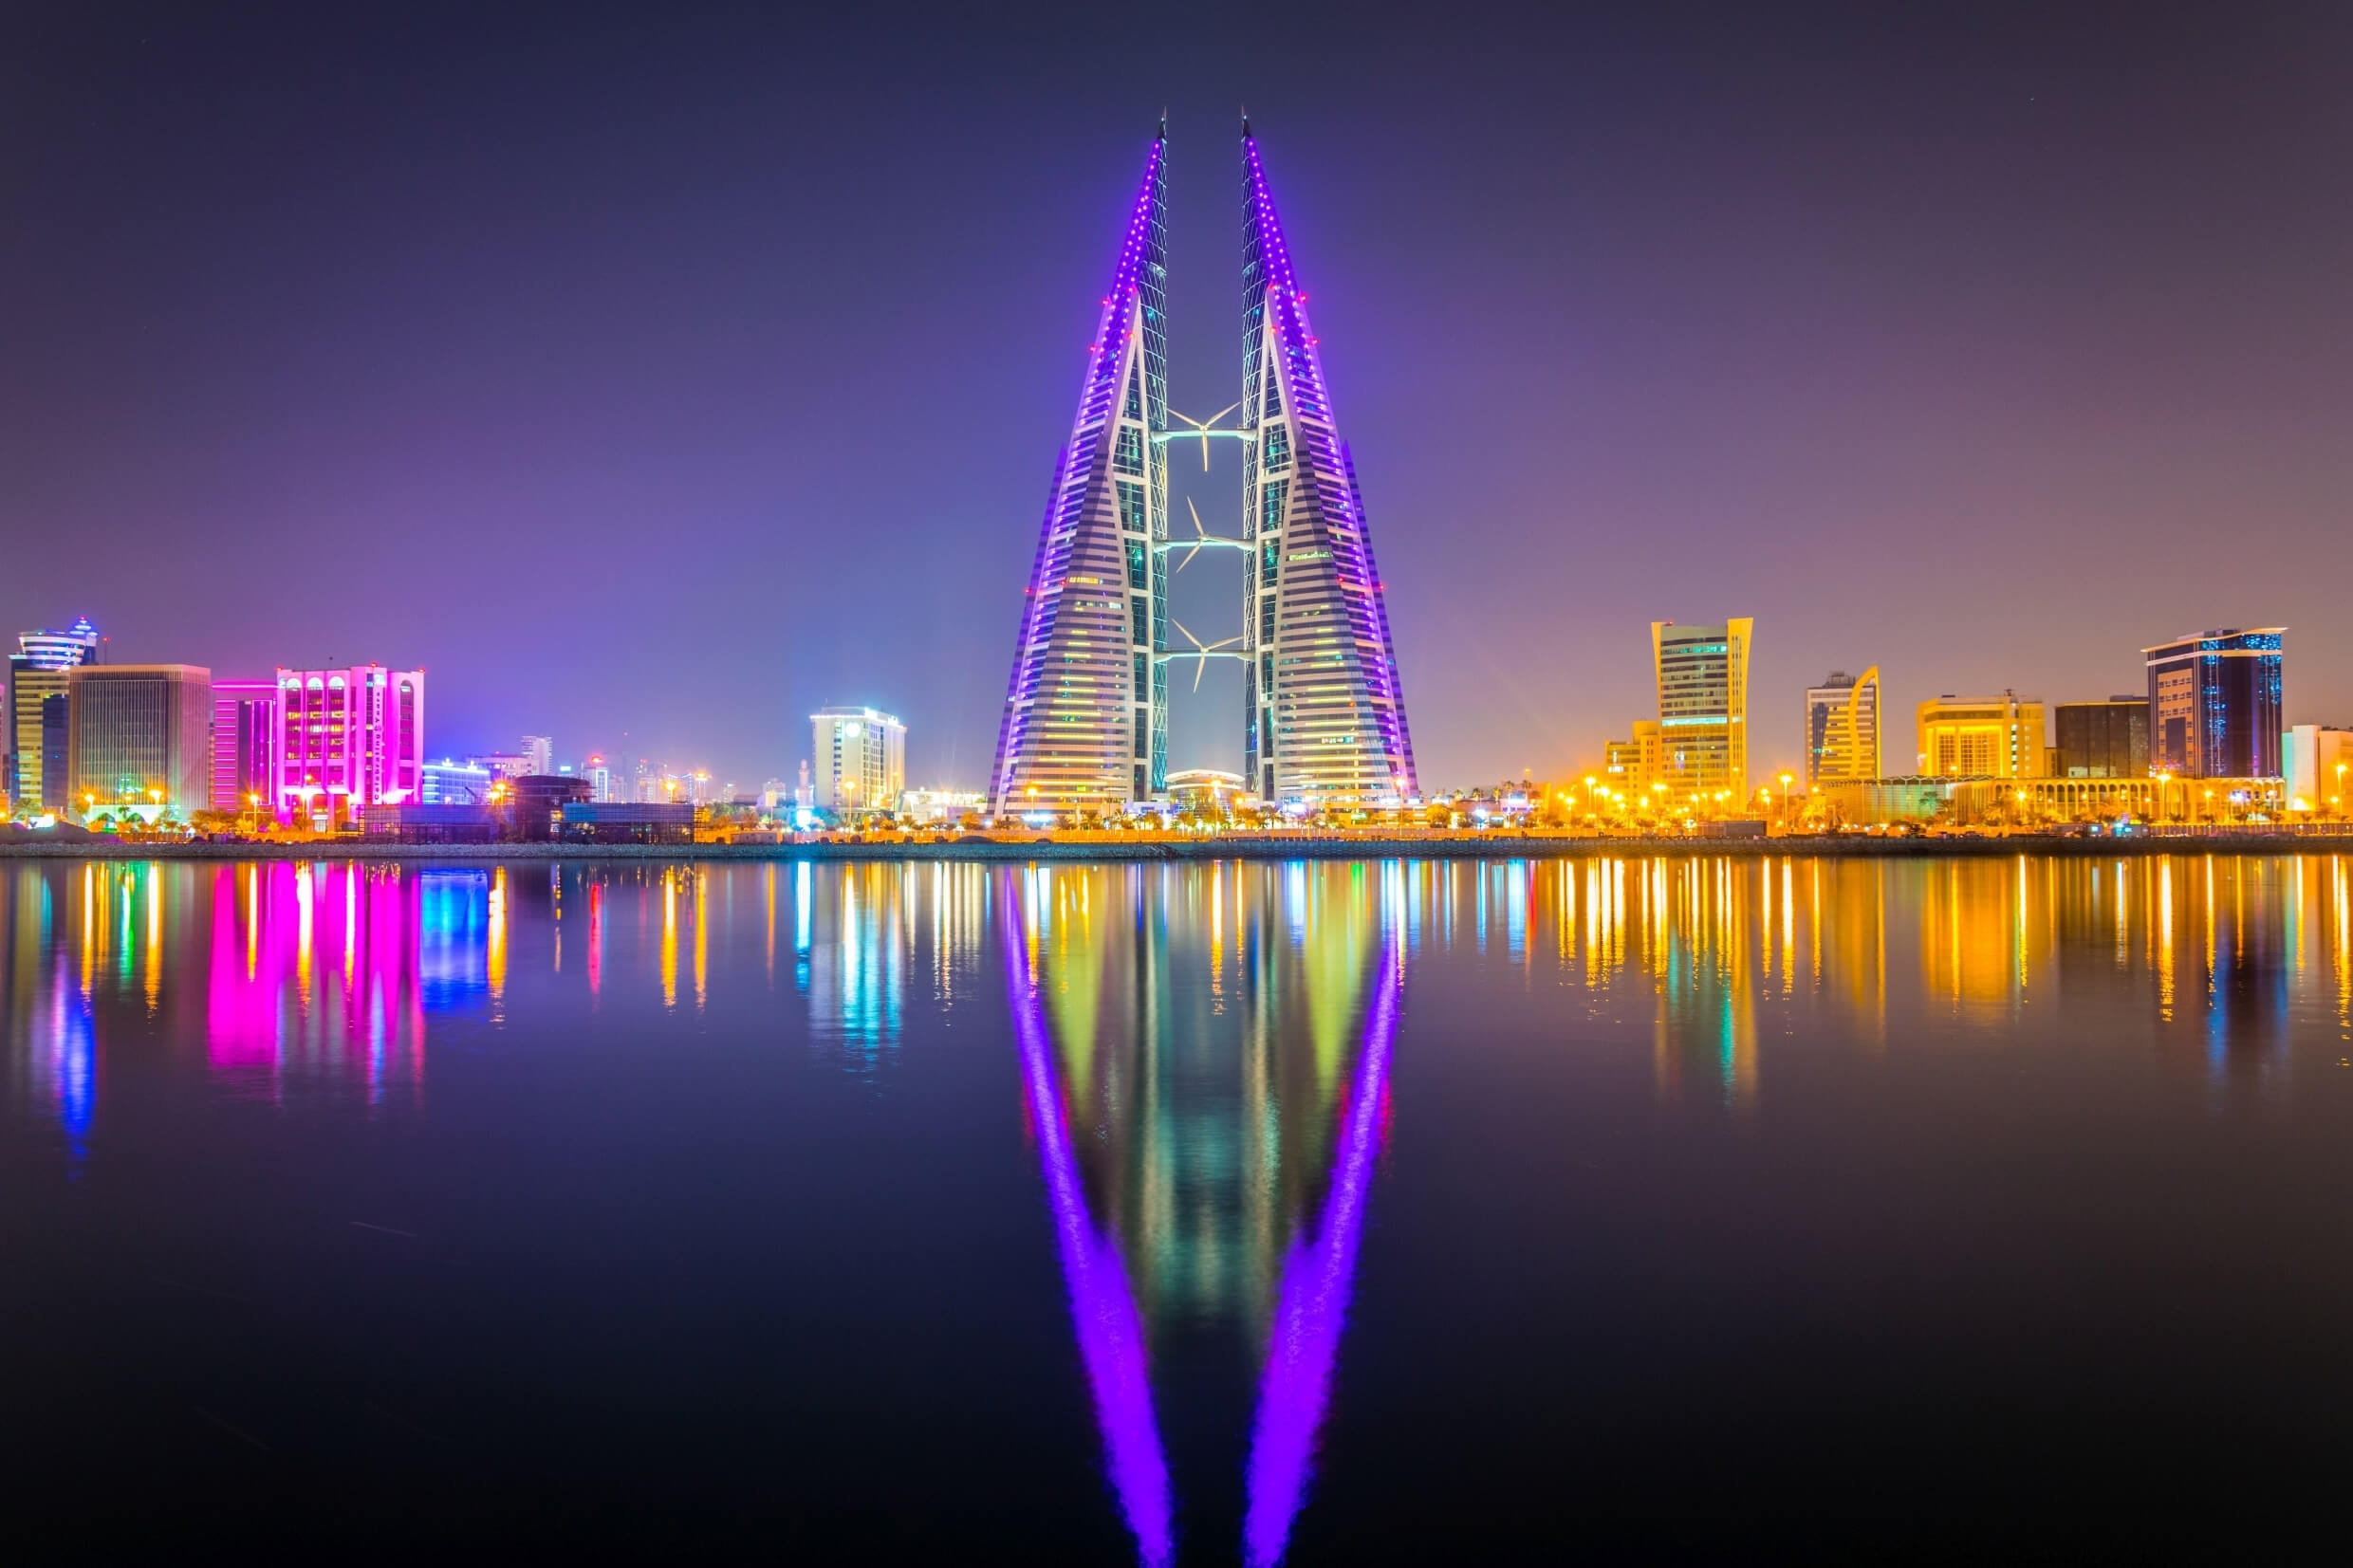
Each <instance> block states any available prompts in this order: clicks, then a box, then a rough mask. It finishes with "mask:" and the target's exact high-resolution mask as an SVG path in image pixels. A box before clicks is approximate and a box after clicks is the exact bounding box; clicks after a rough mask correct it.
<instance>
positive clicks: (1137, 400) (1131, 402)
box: [1124, 365, 1144, 419]
mask: <svg viewBox="0 0 2353 1568" xmlns="http://www.w3.org/2000/svg"><path fill="white" fill-rule="evenodd" d="M1124 412H1125V414H1126V415H1127V416H1128V417H1129V418H1130V419H1140V418H1142V417H1143V416H1144V389H1143V382H1142V381H1141V380H1140V379H1139V377H1138V375H1137V372H1136V368H1135V367H1134V366H1132V365H1131V366H1130V367H1128V372H1127V407H1126V409H1125V410H1124Z"/></svg>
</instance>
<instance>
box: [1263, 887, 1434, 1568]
mask: <svg viewBox="0 0 2353 1568" xmlns="http://www.w3.org/2000/svg"><path fill="white" fill-rule="evenodd" d="M1388 925H1389V932H1388V938H1387V940H1386V942H1385V943H1384V944H1383V946H1382V950H1381V955H1380V980H1379V981H1378V983H1377V986H1378V988H1377V989H1376V990H1375V991H1374V993H1373V1001H1372V1006H1371V1008H1370V1009H1369V1011H1368V1012H1367V1014H1366V1018H1365V1024H1364V1051H1363V1054H1362V1057H1361V1058H1359V1060H1358V1061H1357V1073H1356V1081H1355V1082H1354V1083H1353V1084H1352V1085H1350V1089H1351V1093H1350V1095H1349V1098H1348V1104H1347V1111H1346V1122H1345V1125H1344V1127H1343V1131H1342V1134H1341V1140H1340V1149H1339V1153H1338V1154H1337V1156H1336V1164H1335V1166H1334V1170H1333V1175H1332V1185H1331V1192H1330V1195H1329V1196H1328V1197H1326V1198H1325V1203H1324V1212H1323V1214H1322V1215H1321V1216H1320V1217H1319V1219H1318V1222H1317V1225H1316V1227H1315V1230H1314V1237H1315V1239H1314V1241H1313V1242H1311V1243H1309V1244H1306V1245H1301V1244H1300V1243H1298V1242H1293V1243H1292V1244H1291V1249H1290V1253H1289V1255H1288V1257H1286V1258H1285V1259H1284V1262H1283V1284H1282V1290H1281V1293H1280V1294H1279V1295H1278V1296H1277V1298H1276V1300H1275V1309H1274V1327H1273V1330H1272V1332H1271V1333H1270V1334H1269V1338H1268V1344H1267V1364H1266V1368H1265V1370H1264V1371H1263V1372H1262V1373H1260V1374H1259V1379H1258V1417H1257V1422H1256V1425H1255V1427H1254V1428H1253V1430H1251V1456H1250V1512H1249V1513H1248V1515H1247V1516H1246V1517H1245V1518H1244V1520H1243V1522H1242V1545H1243V1554H1244V1560H1246V1561H1248V1562H1249V1563H1251V1568H1270V1565H1271V1564H1273V1563H1275V1562H1278V1561H1280V1560H1281V1559H1282V1557H1283V1551H1284V1548H1285V1547H1286V1546H1288V1545H1289V1543H1290V1535H1291V1522H1292V1521H1293V1520H1295V1519H1297V1518H1298V1516H1299V1506H1300V1503H1301V1502H1302V1501H1303V1500H1304V1498H1305V1494H1306V1485H1307V1473H1308V1465H1309V1461H1310V1460H1311V1459H1312V1457H1313V1455H1314V1452H1315V1435H1316V1431H1317V1429H1319V1428H1320V1427H1322V1425H1323V1424H1324V1407H1325V1402H1326V1400H1327V1399H1328V1398H1329V1397H1330V1394H1331V1380H1332V1363H1333V1362H1334V1361H1335V1360H1336V1359H1338V1357H1339V1354H1340V1332H1341V1330H1342V1328H1343V1327H1344V1326H1345V1324H1346V1321H1347V1317H1348V1296H1349V1291H1350V1289H1351V1287H1352V1286H1353V1284H1354V1283H1355V1280H1356V1248H1357V1240H1358V1238H1359V1237H1360V1236H1361V1235H1362V1233H1363V1228H1364V1198H1365V1191H1366V1189H1367V1188H1369V1187H1370V1186H1371V1183H1372V1179H1373V1168H1374V1166H1375V1164H1376V1163H1377V1162H1378V1160H1379V1157H1380V1123H1381V1107H1382V1105H1383V1103H1384V1102H1385V1100H1386V1098H1387V1094H1386V1091H1387V1088H1388V1081H1389V1047H1390V1044H1391V1042H1393V1041H1394V1040H1395V1039H1396V1038H1397V1020H1398V995H1399V989H1400V987H1401V984H1402V977H1401V973H1400V970H1399V950H1398V945H1397V944H1398V927H1397V922H1396V921H1394V920H1392V921H1390V922H1389V923H1388Z"/></svg>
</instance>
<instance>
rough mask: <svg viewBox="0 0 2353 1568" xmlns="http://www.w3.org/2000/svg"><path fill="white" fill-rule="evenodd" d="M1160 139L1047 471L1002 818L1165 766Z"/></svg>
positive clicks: (1014, 692) (1162, 772)
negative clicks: (1071, 413)
mask: <svg viewBox="0 0 2353 1568" xmlns="http://www.w3.org/2000/svg"><path fill="white" fill-rule="evenodd" d="M1167 146H1168V138H1167V133H1166V130H1165V128H1163V130H1162V133H1161V135H1159V136H1158V137H1157V138H1154V140H1153V143H1152V152H1151V156H1150V157H1149V158H1148V159H1147V160H1146V162H1145V165H1144V177H1143V186H1142V189H1141V190H1140V191H1139V192H1138V194H1137V197H1136V203H1135V206H1134V208H1133V210H1132V211H1131V212H1130V213H1129V217H1128V225H1127V231H1126V232H1125V233H1124V234H1122V235H1121V242H1120V257H1119V264H1118V266H1117V267H1115V268H1114V270H1113V273H1112V278H1111V287H1110V289H1109V291H1108V292H1107V293H1105V294H1104V296H1103V302H1102V315H1101V316H1100V317H1099V318H1098V319H1097V322H1096V326H1095V338H1094V341H1093V342H1092V343H1090V344H1089V345H1088V348H1087V364H1086V374H1085V378H1084V381H1083V382H1082V383H1081V386H1080V390H1079V412H1078V416H1077V418H1076V419H1075V420H1073V421H1072V424H1071V430H1070V439H1069V441H1068V442H1067V443H1066V444H1065V446H1064V447H1063V450H1062V454H1061V456H1060V458H1059V459H1058V460H1057V461H1056V463H1055V466H1054V482H1053V488H1052V489H1051V491H1050V492H1049V496H1048V499H1047V507H1046V520H1045V523H1044V525H1043V526H1041V528H1040V530H1039V536H1038V553H1037V560H1036V563H1035V564H1034V565H1033V566H1032V567H1031V568H1030V572H1029V586H1028V589H1027V590H1025V592H1026V593H1027V595H1028V600H1027V602H1026V603H1025V604H1024V605H1023V607H1022V620H1021V636H1020V640H1019V641H1018V642H1017V643H1016V644H1015V646H1014V649H1013V673H1012V679H1011V681H1010V686H1009V690H1008V691H1007V693H1006V698H1005V712H1004V715H1003V717H1002V719H1001V721H1000V723H999V727H998V730H997V752H996V764H995V767H994V769H993V771H992V772H991V775H990V780H989V801H990V809H991V811H992V812H995V813H997V814H1000V815H1002V814H1005V813H1008V812H1021V811H1028V810H1044V811H1052V812H1055V813H1057V814H1060V813H1066V812H1071V811H1079V810H1105V809H1109V810H1117V809H1119V808H1120V807H1121V805H1123V804H1124V803H1125V802H1129V801H1135V800H1146V799H1149V798H1150V797H1151V796H1152V795H1153V794H1155V793H1156V792H1158V789H1159V788H1160V787H1161V783H1162V781H1163V780H1164V779H1165V778H1166V777H1167V774H1168V675H1167V670H1166V667H1165V665H1164V664H1163V663H1162V662H1161V661H1160V660H1159V659H1158V658H1157V657H1156V656H1155V655H1157V654H1158V652H1159V651H1160V650H1161V649H1162V648H1164V647H1165V646H1166V645H1167V610H1166V607H1165V603H1164V593H1165V590H1166V587H1167V557H1166V554H1165V552H1164V551H1163V550H1162V549H1159V548H1156V547H1155V546H1156V545H1158V544H1161V543H1162V542H1164V541H1165V540H1166V539H1167V537H1168V523H1167V495H1168V485H1167V451H1166V448H1165V447H1164V446H1163V445H1162V443H1161V442H1160V441H1158V440H1155V439H1154V437H1155V436H1156V435H1159V434H1162V433H1164V432H1165V431H1166V430H1167V429H1168V334H1167V320H1166V309H1167V284H1168V249H1167V223H1166V206H1165V191H1166V175H1165V163H1164V160H1165V156H1166V152H1167Z"/></svg>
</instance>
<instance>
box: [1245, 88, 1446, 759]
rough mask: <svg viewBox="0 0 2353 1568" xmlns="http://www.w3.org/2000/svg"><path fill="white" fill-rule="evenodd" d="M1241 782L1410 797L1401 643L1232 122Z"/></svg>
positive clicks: (1260, 195)
mask: <svg viewBox="0 0 2353 1568" xmlns="http://www.w3.org/2000/svg"><path fill="white" fill-rule="evenodd" d="M1242 421H1243V428H1244V429H1245V430H1250V431H1254V432H1255V433H1256V434H1257V439H1256V440H1254V441H1250V442H1246V443H1245V444H1244V449H1243V450H1244V451H1245V452H1246V453H1247V454H1248V455H1247V456H1246V457H1245V458H1244V462H1243V470H1242V471H1243V484H1244V489H1243V495H1244V498H1245V500H1244V515H1243V535H1244V538H1245V540H1247V541H1248V542H1250V544H1251V546H1252V547H1251V558H1252V559H1251V570H1250V571H1249V572H1248V573H1247V574H1246V577H1245V581H1244V587H1243V590H1242V593H1243V606H1244V610H1243V614H1244V620H1243V636H1244V638H1245V641H1244V644H1243V646H1244V648H1245V649H1246V650H1248V652H1249V655H1250V663H1249V665H1248V669H1249V671H1250V675H1249V685H1248V688H1247V689H1246V692H1245V695H1244V698H1243V767H1244V773H1245V776H1246V777H1247V778H1248V779H1249V780H1250V782H1251V784H1252V785H1254V786H1255V787H1256V788H1257V789H1258V790H1259V792H1260V793H1261V794H1263V795H1264V796H1265V798H1266V799H1268V800H1269V801H1277V800H1281V801H1294V800H1297V801H1317V802H1329V801H1362V802H1377V801H1381V800H1384V799H1386V800H1391V801H1395V800H1399V799H1402V798H1403V797H1406V796H1410V795H1413V794H1416V793H1417V791H1418V784H1417V781H1416V779H1415V775H1414V743H1413V739H1412V737H1411V736H1410V735H1409V734H1408V733H1407V731H1406V728H1405V697H1404V694H1403V692H1401V691H1400V690H1399V686H1398V668H1397V654H1396V650H1395V649H1394V648H1393V647H1392V646H1391V643H1390V640H1389V610H1388V605H1387V603H1386V601H1385V600H1384V598H1383V596H1382V587H1381V581H1380V569H1379V568H1378V567H1376V566H1375V565H1374V564H1373V538H1372V534H1371V532H1370V530H1369V529H1368V527H1367V526H1366V524H1365V521H1364V499H1363V497H1362V495H1361V494H1360V493H1359V492H1358V489H1357V482H1356V465H1355V463H1354V461H1353V460H1352V459H1351V458H1350V457H1349V454H1348V445H1347V443H1346V442H1345V441H1343V440H1342V439H1341V438H1340V430H1339V426H1338V423H1337V422H1336V420H1335V418H1334V416H1333V414H1332V404H1331V397H1330V394H1329V392H1328V391H1327V390H1326V389H1325V382H1324V366H1323V363H1322V360H1321V358H1320V357H1319V356H1318V355H1317V353H1316V339H1315V333H1314V329H1313V328H1311V327H1310V326H1309V325H1308V324H1307V296H1306V292H1305V291H1304V290H1303V288H1302V286H1301V285H1300V281H1299V277H1298V274H1297V273H1296V272H1295V271H1294V270H1293V269H1292V267H1291V253H1290V247H1289V246H1288V244H1287V243H1285V241H1284V238H1283V225H1282V221H1281V220H1280V219H1279V218H1277V217H1276V216H1275V211H1274V198H1273V196H1272V195H1270V194H1268V191H1267V174H1266V170H1265V169H1264V168H1263V167H1261V165H1260V163H1259V159H1258V142H1257V140H1256V138H1253V137H1252V136H1251V132H1250V121H1249V120H1244V121H1243V122H1242Z"/></svg>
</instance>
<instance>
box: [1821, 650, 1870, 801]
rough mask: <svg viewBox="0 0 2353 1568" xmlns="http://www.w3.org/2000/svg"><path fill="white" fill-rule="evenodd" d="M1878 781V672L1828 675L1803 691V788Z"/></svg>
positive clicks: (1834, 672)
mask: <svg viewBox="0 0 2353 1568" xmlns="http://www.w3.org/2000/svg"><path fill="white" fill-rule="evenodd" d="M1879 776H1880V670H1879V666H1878V665H1876V664H1875V665H1873V666H1872V667H1871V668H1870V669H1868V670H1865V671H1864V672H1863V673H1862V674H1860V675H1850V674H1848V673H1846V672H1845V671H1843V670H1833V671H1831V672H1830V674H1829V678H1827V679H1826V680H1825V681H1824V682H1823V683H1822V684H1821V685H1820V686H1809V687H1807V688H1806V788H1808V789H1813V788H1816V787H1819V786H1821V785H1825V784H1854V783H1857V782H1860V781H1864V780H1870V779H1876V778H1878V777H1879Z"/></svg>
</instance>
